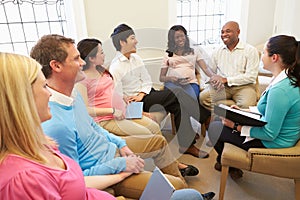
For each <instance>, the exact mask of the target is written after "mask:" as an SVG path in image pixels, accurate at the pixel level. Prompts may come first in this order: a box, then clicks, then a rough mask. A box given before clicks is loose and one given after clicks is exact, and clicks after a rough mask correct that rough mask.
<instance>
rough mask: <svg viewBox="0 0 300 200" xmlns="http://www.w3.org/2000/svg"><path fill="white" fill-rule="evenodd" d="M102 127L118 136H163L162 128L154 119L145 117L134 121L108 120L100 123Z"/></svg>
mask: <svg viewBox="0 0 300 200" xmlns="http://www.w3.org/2000/svg"><path fill="white" fill-rule="evenodd" d="M98 124H99V125H100V126H101V127H103V128H104V129H106V130H108V131H109V132H110V133H113V134H115V135H118V136H131V135H153V134H158V135H162V133H161V131H160V126H159V124H158V123H156V122H155V121H153V120H152V119H150V118H148V117H145V116H143V117H142V118H141V119H132V120H126V119H124V120H113V119H112V120H107V121H102V122H99V123H98Z"/></svg>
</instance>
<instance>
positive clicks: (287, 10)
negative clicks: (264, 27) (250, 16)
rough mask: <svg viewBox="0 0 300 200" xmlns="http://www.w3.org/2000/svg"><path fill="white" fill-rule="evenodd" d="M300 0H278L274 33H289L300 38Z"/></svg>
mask: <svg viewBox="0 0 300 200" xmlns="http://www.w3.org/2000/svg"><path fill="white" fill-rule="evenodd" d="M299 9H300V2H299V0H277V4H276V8H275V13H276V14H275V17H274V30H273V31H274V32H273V33H274V34H276V35H278V34H288V35H293V36H295V37H296V38H297V39H298V40H299V39H300V26H299V24H298V23H299V22H298V21H299V19H300V12H299Z"/></svg>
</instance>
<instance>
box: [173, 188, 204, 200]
mask: <svg viewBox="0 0 300 200" xmlns="http://www.w3.org/2000/svg"><path fill="white" fill-rule="evenodd" d="M170 200H203V198H202V195H201V193H200V192H198V191H197V190H195V189H181V190H176V191H175V192H174V193H173V195H172V197H171V199H170Z"/></svg>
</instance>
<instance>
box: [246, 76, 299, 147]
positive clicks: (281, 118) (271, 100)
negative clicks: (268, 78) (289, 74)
mask: <svg viewBox="0 0 300 200" xmlns="http://www.w3.org/2000/svg"><path fill="white" fill-rule="evenodd" d="M257 108H258V110H259V112H260V113H261V114H262V120H264V121H266V122H267V124H266V125H265V126H263V127H252V128H251V129H250V136H251V137H253V138H257V139H260V140H261V141H262V143H263V144H264V145H265V147H267V148H286V147H291V146H294V145H295V144H296V142H297V141H298V140H299V138H300V88H299V87H294V86H293V85H291V82H290V79H289V78H284V79H283V80H281V81H280V82H278V83H276V84H275V85H273V86H272V87H271V88H270V89H269V90H267V91H266V92H265V94H263V95H262V97H261V98H260V100H259V102H258V104H257Z"/></svg>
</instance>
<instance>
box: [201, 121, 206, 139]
mask: <svg viewBox="0 0 300 200" xmlns="http://www.w3.org/2000/svg"><path fill="white" fill-rule="evenodd" d="M201 135H202V136H203V137H205V136H206V125H205V123H203V124H201Z"/></svg>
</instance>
